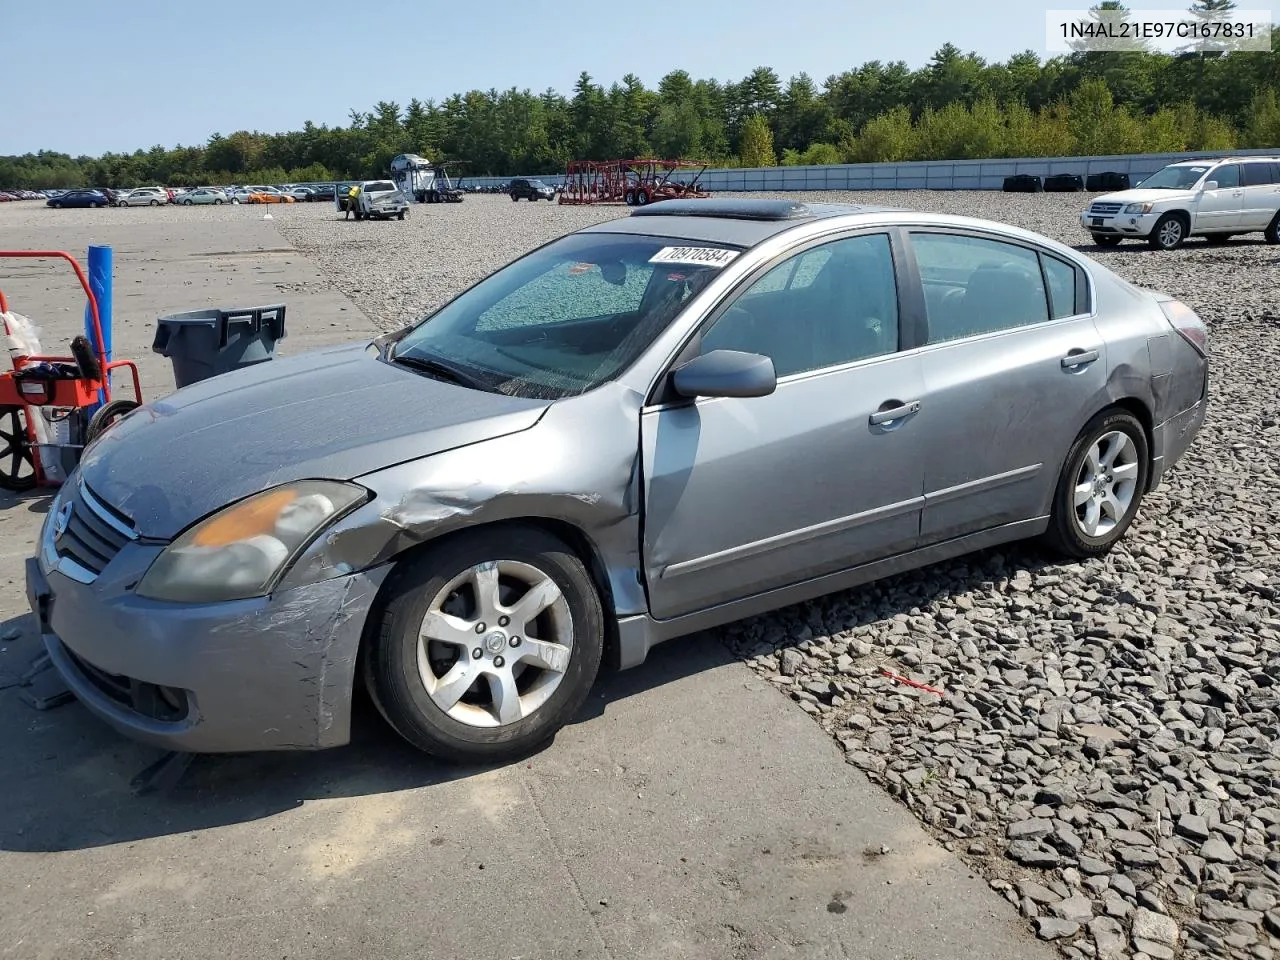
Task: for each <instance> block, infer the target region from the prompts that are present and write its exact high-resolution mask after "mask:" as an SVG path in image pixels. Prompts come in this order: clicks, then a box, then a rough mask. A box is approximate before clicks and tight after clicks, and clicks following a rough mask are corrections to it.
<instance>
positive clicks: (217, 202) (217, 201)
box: [213, 200, 222, 207]
mask: <svg viewBox="0 0 1280 960" xmlns="http://www.w3.org/2000/svg"><path fill="white" fill-rule="evenodd" d="M220 203H222V201H221V200H215V201H213V205H214V206H215V207H216V206H217V205H218V204H220Z"/></svg>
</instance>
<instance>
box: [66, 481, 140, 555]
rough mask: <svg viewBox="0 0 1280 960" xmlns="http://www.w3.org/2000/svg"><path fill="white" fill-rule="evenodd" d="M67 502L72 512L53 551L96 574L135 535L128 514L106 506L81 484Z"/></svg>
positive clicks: (134, 537) (135, 536)
mask: <svg viewBox="0 0 1280 960" xmlns="http://www.w3.org/2000/svg"><path fill="white" fill-rule="evenodd" d="M67 503H69V504H70V511H71V512H70V514H69V515H68V516H67V519H66V528H65V529H64V530H63V531H62V533H61V535H59V536H57V537H56V538H55V539H54V541H53V549H54V552H55V553H56V554H57V555H58V556H59V557H61V558H63V559H65V560H69V561H71V562H72V563H75V564H77V565H78V566H80V567H83V568H84V569H85V570H86V571H88V572H89V573H91V574H93V575H94V576H95V577H96V576H97V575H98V574H100V573H102V571H103V570H105V569H106V566H107V564H108V563H110V562H111V561H112V560H113V559H115V556H116V554H117V553H119V552H120V551H121V549H122V548H123V547H124V545H125V544H126V543H128V542H129V541H130V540H134V539H136V538H137V535H138V534H137V532H136V531H135V530H134V528H133V524H132V523H131V522H130V521H129V519H128V518H127V517H125V516H124V515H123V514H121V513H120V512H119V511H117V510H114V509H112V508H111V507H108V506H107V505H106V504H105V503H103V502H102V501H101V500H100V499H98V498H97V497H96V496H94V494H93V492H92V491H91V490H90V489H89V488H88V487H86V486H84V485H83V484H80V485H78V486H77V488H76V489H75V491H74V492H72V493H71V496H70V498H69V499H68V500H67Z"/></svg>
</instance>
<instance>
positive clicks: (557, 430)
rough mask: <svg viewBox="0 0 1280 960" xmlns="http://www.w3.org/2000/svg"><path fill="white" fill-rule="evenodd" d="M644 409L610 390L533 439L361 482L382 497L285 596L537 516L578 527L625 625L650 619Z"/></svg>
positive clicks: (629, 395)
mask: <svg viewBox="0 0 1280 960" xmlns="http://www.w3.org/2000/svg"><path fill="white" fill-rule="evenodd" d="M642 400H643V398H642V397H641V396H640V394H638V393H636V392H635V391H632V390H630V389H628V388H626V387H623V386H621V385H619V384H617V383H613V384H607V385H605V386H603V387H600V388H599V389H597V390H594V391H592V392H591V393H588V394H586V395H584V396H580V397H575V398H572V399H569V400H562V401H559V402H557V403H555V404H552V405H551V407H549V408H548V409H547V411H546V412H545V414H544V415H543V416H542V418H541V419H540V420H539V421H538V423H537V424H536V425H535V426H533V427H531V428H529V429H527V430H523V431H520V432H518V433H513V434H508V435H505V436H501V437H495V438H493V439H491V440H485V441H482V442H479V443H475V444H471V445H469V446H465V447H459V448H455V449H453V450H448V451H445V452H443V453H438V454H435V455H432V456H429V457H424V458H422V459H420V460H414V461H411V462H408V463H402V464H398V465H396V466H393V467H389V468H387V469H384V470H378V471H374V472H372V473H369V474H366V475H363V476H360V477H357V478H355V481H356V482H357V483H360V484H362V485H364V486H366V487H368V488H369V489H370V490H372V491H374V497H373V499H372V500H371V501H370V502H369V503H367V504H365V505H364V506H363V507H361V508H359V509H357V510H356V511H354V512H353V513H351V514H350V515H348V516H347V517H345V518H343V520H341V521H340V522H339V523H338V524H337V525H335V526H334V527H333V528H332V529H330V530H329V531H327V532H326V533H325V534H324V535H323V536H321V537H320V538H319V539H318V540H317V541H316V542H315V543H314V544H312V545H311V547H310V548H309V549H308V550H307V551H306V552H305V553H304V554H303V556H302V557H300V558H299V559H298V561H297V562H296V563H295V564H294V567H293V569H292V570H291V571H290V573H289V574H288V575H287V576H286V577H285V580H284V582H283V583H282V584H281V588H282V589H284V588H287V587H288V586H290V585H291V584H298V583H309V582H315V581H317V580H323V579H327V578H329V577H336V576H341V575H343V574H345V573H350V572H352V571H356V570H364V569H367V568H370V567H376V566H379V565H381V564H384V563H387V562H389V561H391V560H394V559H395V558H396V557H398V556H400V555H401V554H403V553H404V552H405V551H406V550H409V549H411V548H413V547H416V546H418V545H420V544H423V543H426V542H428V541H430V540H434V539H437V538H439V537H442V536H444V535H446V534H448V533H452V532H454V531H457V530H461V529H464V528H469V527H475V526H479V525H481V524H490V523H499V522H503V521H512V520H524V519H529V520H542V521H555V522H560V523H564V524H568V525H570V526H572V527H574V528H576V529H577V530H578V531H579V532H580V533H581V534H582V535H583V536H584V537H585V538H586V539H587V540H588V541H589V542H590V544H591V545H592V547H593V548H594V552H595V554H596V558H597V559H598V560H599V562H600V564H601V565H602V566H603V568H604V571H603V572H604V574H605V576H606V577H607V578H608V581H609V585H610V592H611V594H612V601H613V604H614V611H613V613H614V614H615V615H616V616H626V615H629V614H637V613H643V612H645V611H647V609H648V604H647V601H646V598H645V595H644V590H643V584H642V582H641V575H640V568H641V564H640V555H639V545H640V517H639V497H638V492H637V491H638V486H639V478H640V468H639V430H640V428H639V422H640V407H641V403H642ZM588 426H589V429H584V428H586V427H588ZM587 436H589V437H590V446H586V445H585V443H584V442H583V439H582V438H584V437H587Z"/></svg>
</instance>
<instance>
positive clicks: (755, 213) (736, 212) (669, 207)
mask: <svg viewBox="0 0 1280 960" xmlns="http://www.w3.org/2000/svg"><path fill="white" fill-rule="evenodd" d="M631 215H632V216H633V217H721V218H723V219H726V220H802V219H804V218H805V217H811V216H813V211H812V210H810V209H809V208H808V207H807V206H805V205H804V204H803V203H798V202H796V201H794V200H738V199H734V198H728V197H725V198H720V197H709V198H707V199H703V200H663V201H661V202H659V203H654V204H652V205H650V206H646V207H639V208H637V209H635V210H632V211H631Z"/></svg>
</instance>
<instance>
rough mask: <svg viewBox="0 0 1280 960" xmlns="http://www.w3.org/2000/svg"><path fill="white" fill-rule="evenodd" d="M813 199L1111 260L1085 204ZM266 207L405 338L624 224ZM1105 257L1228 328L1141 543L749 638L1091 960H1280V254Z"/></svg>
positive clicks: (759, 655) (542, 206) (756, 663)
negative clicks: (1092, 236) (1002, 227)
mask: <svg viewBox="0 0 1280 960" xmlns="http://www.w3.org/2000/svg"><path fill="white" fill-rule="evenodd" d="M787 196H790V197H792V198H795V197H803V196H805V195H797V194H788V195H787ZM812 198H813V199H821V200H841V199H848V200H854V201H856V202H877V203H887V204H890V205H894V206H906V207H913V208H918V209H927V210H936V211H943V212H953V213H967V214H973V215H977V216H983V217H988V218H990V219H993V220H1002V221H1005V222H1009V223H1014V224H1017V225H1019V226H1023V227H1027V228H1030V229H1032V230H1037V231H1039V232H1042V233H1045V234H1047V235H1049V236H1052V237H1056V238H1058V239H1061V240H1064V241H1066V242H1068V243H1072V244H1077V245H1080V244H1083V243H1085V242H1086V241H1087V238H1085V237H1084V236H1083V235H1082V234H1081V232H1080V230H1079V228H1078V226H1077V219H1076V218H1077V216H1078V213H1079V209H1080V206H1081V204H1082V202H1084V198H1083V197H1082V196H1080V195H1072V194H1063V195H1059V194H1051V195H1018V194H1014V195H1005V194H997V193H992V194H985V193H930V192H924V191H920V192H911V193H883V194H867V193H860V194H845V195H839V194H815V195H812ZM267 212H270V213H272V215H273V221H274V225H275V226H276V227H277V228H278V229H279V231H280V232H281V233H282V234H283V235H284V236H285V237H286V238H287V239H288V240H289V241H290V242H292V243H293V244H295V245H296V246H297V247H298V248H299V249H300V250H301V251H302V252H304V253H305V254H306V255H307V256H308V257H309V258H310V259H312V261H313V262H314V263H316V264H317V265H318V266H319V267H320V269H321V271H322V272H323V273H325V274H326V275H327V276H328V277H329V278H330V279H331V280H332V282H333V284H334V285H335V286H336V287H337V288H338V289H340V290H342V291H343V292H344V293H346V294H347V295H348V296H350V297H351V298H352V299H353V300H354V301H355V302H356V303H357V304H358V305H359V306H360V307H361V308H362V309H363V310H364V311H365V312H366V313H367V314H368V315H369V317H370V318H371V319H372V320H373V321H374V323H375V324H376V325H377V326H378V327H379V328H381V329H384V330H391V329H395V328H397V327H399V326H401V325H403V324H404V323H406V322H409V321H410V320H412V319H413V318H414V317H416V316H418V315H420V314H421V313H423V312H425V311H427V310H429V309H430V308H432V307H434V306H436V305H438V304H439V303H441V302H443V301H444V300H445V299H447V298H448V297H450V296H452V295H454V294H456V293H457V292H459V291H460V290H461V289H463V288H464V287H465V286H467V285H468V284H470V283H471V282H473V281H474V280H476V279H478V278H480V277H482V276H484V275H485V274H487V273H489V272H490V271H491V270H493V269H494V268H495V267H497V266H499V265H501V264H502V263H505V262H507V261H509V260H511V259H514V258H515V257H517V256H518V255H520V254H521V253H523V252H525V251H526V250H528V249H530V248H531V247H533V246H535V245H536V244H539V243H541V242H544V241H546V240H549V239H551V238H553V237H556V236H559V235H562V234H564V233H568V232H571V231H573V230H575V229H578V228H580V227H582V226H585V225H587V224H590V223H594V222H598V221H600V220H605V219H610V218H613V217H616V216H621V215H624V214H625V209H624V208H617V207H611V208H610V207H577V208H576V207H559V206H555V205H552V204H547V203H537V204H535V203H519V204H512V203H511V202H510V201H509V200H506V199H505V198H501V197H488V196H473V197H468V198H467V200H466V201H465V202H464V203H463V204H461V205H458V206H452V205H451V206H414V207H413V208H412V213H411V215H410V218H409V219H408V220H406V221H404V222H396V221H391V222H387V223H368V222H360V223H357V222H355V221H351V222H342V221H341V220H340V217H339V216H338V215H336V214H335V212H334V210H333V208H332V206H331V205H330V204H316V205H309V204H308V205H297V206H290V207H284V208H273V209H272V210H270V211H267ZM73 213H76V214H81V213H83V214H87V215H91V216H103V217H105V216H111V217H115V216H121V215H127V216H140V217H146V216H155V217H163V218H170V217H172V218H174V219H186V218H191V219H196V220H205V219H214V220H216V219H219V218H226V217H255V218H261V217H262V216H263V215H264V211H263V209H262V208H231V209H228V208H218V209H214V208H208V207H206V208H197V209H182V210H174V209H166V210H157V211H146V210H143V211H114V210H107V211H73ZM1086 249H1088V252H1090V254H1091V255H1093V256H1095V257H1097V258H1098V259H1099V260H1100V261H1101V262H1103V263H1105V264H1107V265H1108V266H1110V267H1112V268H1113V269H1115V270H1116V271H1117V272H1119V273H1120V274H1121V275H1123V276H1125V277H1127V278H1128V279H1130V280H1132V281H1134V282H1136V283H1139V284H1142V285H1146V286H1152V287H1157V288H1160V289H1163V290H1166V291H1167V292H1169V293H1172V294H1174V295H1176V296H1180V297H1182V298H1184V299H1185V300H1186V301H1187V302H1188V303H1190V304H1191V305H1192V306H1193V307H1194V308H1195V309H1196V310H1197V311H1198V312H1199V313H1200V315H1201V316H1202V317H1204V318H1205V320H1206V321H1207V323H1208V324H1209V326H1210V328H1211V341H1210V343H1211V348H1212V353H1213V359H1212V363H1213V368H1212V385H1211V400H1210V409H1209V414H1208V418H1207V421H1206V423H1205V427H1204V429H1203V431H1202V432H1201V434H1200V438H1199V440H1198V441H1197V443H1196V444H1195V445H1194V446H1193V448H1192V450H1191V451H1190V453H1189V454H1188V455H1187V456H1186V457H1185V458H1184V460H1183V461H1182V462H1181V463H1179V464H1178V466H1177V467H1176V468H1175V469H1174V470H1173V472H1172V473H1171V474H1170V476H1169V477H1168V479H1167V482H1166V483H1165V484H1164V485H1163V486H1162V487H1161V489H1160V490H1158V491H1157V492H1156V493H1155V494H1153V495H1152V496H1151V497H1149V498H1148V499H1147V501H1146V502H1145V504H1144V505H1143V508H1142V512H1141V514H1140V516H1139V521H1138V522H1137V523H1135V524H1134V526H1133V527H1132V528H1131V529H1130V531H1129V534H1128V536H1127V537H1126V539H1125V540H1124V541H1122V543H1121V544H1120V545H1119V546H1118V547H1117V548H1116V549H1115V550H1113V551H1112V552H1111V554H1110V555H1109V556H1107V557H1106V558H1104V559H1101V560H1097V561H1093V562H1089V563H1082V564H1068V565H1062V564H1058V563H1056V562H1055V561H1054V559H1053V558H1052V557H1049V556H1046V555H1044V554H1042V553H1041V552H1039V551H1038V550H1036V549H1035V548H1034V547H1032V546H1017V547H1014V548H1008V549H1002V550H997V551H988V552H985V553H981V554H976V555H974V556H971V557H968V558H964V559H961V560H957V561H954V562H950V563H944V564H939V565H936V566H933V567H929V568H927V569H925V570H923V571H919V572H916V573H911V574H905V575H902V576H898V577H894V578H891V579H889V580H885V581H882V582H880V583H878V584H874V585H871V586H868V587H865V588H862V589H858V590H854V591H849V592H846V593H842V594H837V595H833V596H831V597H827V598H824V599H822V600H820V601H817V602H814V603H809V604H805V605H801V606H795V607H790V608H788V609H786V610H783V611H780V612H778V613H775V614H771V615H767V616H761V617H757V618H753V619H750V620H745V621H742V622H740V623H737V624H734V625H732V626H730V627H728V628H725V629H724V630H723V631H722V636H723V637H724V639H725V641H726V642H727V643H728V644H729V645H730V646H731V647H732V648H733V649H734V650H735V651H737V652H738V653H739V654H740V655H741V656H742V657H743V659H744V660H745V661H746V662H747V663H748V664H749V665H750V666H751V667H752V669H754V670H756V671H757V672H759V673H760V674H761V675H762V676H763V677H765V678H767V679H768V680H770V681H771V682H773V683H774V684H776V685H777V686H778V687H779V688H781V689H783V690H785V691H787V692H788V693H789V694H790V696H792V697H793V698H794V699H795V701H796V702H797V704H798V706H799V707H800V708H801V709H803V710H805V711H806V712H808V713H809V714H811V715H813V717H814V718H815V720H816V721H817V722H818V723H820V724H821V725H822V726H823V728H824V729H826V730H827V731H828V732H829V733H830V734H831V735H832V736H833V737H834V738H835V739H836V740H837V741H838V742H839V743H840V744H841V745H842V746H843V748H844V750H845V757H846V759H847V761H848V762H850V763H852V764H854V765H856V766H857V767H859V768H860V769H862V770H864V771H865V772H866V773H867V775H868V776H869V777H871V779H872V780H874V781H875V782H877V783H880V784H882V785H883V786H884V787H885V789H886V790H888V791H889V792H890V793H891V794H893V795H894V796H895V797H897V798H898V799H899V800H900V801H901V802H903V803H904V804H905V805H906V806H907V807H908V808H910V809H911V810H912V811H913V812H915V813H916V814H917V815H918V816H919V817H920V819H921V820H922V821H923V822H924V823H926V824H927V825H928V826H929V827H930V828H931V829H933V830H934V831H935V832H936V833H937V835H938V836H939V837H940V838H942V839H943V841H944V842H945V843H946V844H947V845H948V846H950V847H951V848H952V849H954V850H955V851H957V852H958V853H959V854H960V855H961V856H962V857H964V858H966V859H967V860H968V861H969V862H970V863H971V864H972V865H973V867H974V868H975V869H976V870H978V871H980V872H981V873H982V874H983V875H984V876H985V877H987V878H988V880H989V882H990V883H991V885H992V886H993V887H995V888H996V889H997V890H999V891H1001V892H1002V893H1003V894H1004V895H1005V896H1006V897H1008V899H1009V900H1010V901H1011V902H1013V903H1015V904H1017V905H1018V906H1019V907H1020V908H1021V910H1022V911H1023V913H1024V914H1025V915H1026V916H1027V918H1028V921H1029V922H1030V923H1031V924H1032V925H1033V927H1034V929H1035V931H1036V932H1037V933H1038V934H1039V935H1040V936H1041V937H1044V938H1046V939H1050V940H1054V941H1056V942H1057V943H1058V945H1059V946H1060V948H1061V949H1062V951H1063V953H1064V954H1065V955H1067V956H1072V957H1099V958H1109V957H1135V958H1143V957H1150V958H1156V960H1162V958H1168V957H1173V956H1177V955H1183V956H1214V957H1233V958H1236V957H1239V958H1258V960H1267V958H1271V957H1273V956H1276V957H1280V656H1278V654H1280V629H1278V627H1280V612H1278V611H1277V596H1278V595H1280V475H1278V474H1277V457H1276V455H1275V453H1274V452H1273V451H1274V447H1275V444H1276V443H1277V439H1278V438H1280V427H1278V426H1277V422H1278V420H1280V417H1278V415H1277V406H1280V402H1278V401H1277V389H1276V388H1277V379H1278V377H1277V372H1276V371H1277V370H1280V345H1278V342H1277V333H1278V330H1277V327H1278V325H1280V324H1278V316H1280V308H1277V294H1280V270H1278V269H1277V267H1278V266H1280V255H1278V254H1280V248H1275V247H1269V246H1266V245H1265V244H1263V243H1262V242H1261V238H1260V237H1259V236H1252V237H1247V238H1237V239H1236V240H1234V241H1233V242H1231V243H1230V244H1228V245H1226V246H1220V247H1209V246H1208V245H1207V244H1205V243H1204V242H1203V241H1192V242H1191V243H1189V244H1188V245H1187V246H1186V247H1185V248H1184V249H1183V250H1180V251H1177V252H1174V253H1156V252H1153V251H1150V250H1148V249H1146V247H1145V246H1140V245H1137V244H1133V245H1128V244H1126V245H1124V246H1122V247H1120V248H1119V249H1113V250H1093V249H1089V248H1086ZM287 292H288V291H285V293H286V294H287ZM885 671H889V672H890V673H893V674H896V675H898V676H900V677H906V678H909V679H911V680H914V681H917V682H920V683H924V684H927V685H929V686H931V687H933V688H934V689H936V690H938V691H940V692H939V693H933V692H929V691H927V690H919V689H916V688H914V687H911V686H908V685H905V684H903V683H901V682H900V680H898V679H895V678H894V677H890V676H886V674H885Z"/></svg>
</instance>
